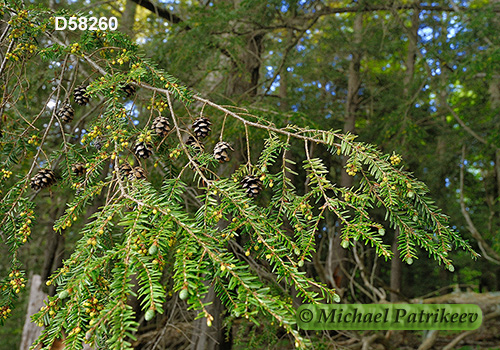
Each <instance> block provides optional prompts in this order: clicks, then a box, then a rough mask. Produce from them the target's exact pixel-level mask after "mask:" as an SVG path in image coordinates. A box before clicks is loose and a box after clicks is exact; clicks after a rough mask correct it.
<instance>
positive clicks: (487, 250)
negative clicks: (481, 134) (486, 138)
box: [460, 145, 500, 265]
mask: <svg viewBox="0 0 500 350" xmlns="http://www.w3.org/2000/svg"><path fill="white" fill-rule="evenodd" d="M464 161H465V145H464V146H463V147H462V160H461V162H460V163H461V164H460V208H461V209H462V214H463V216H464V218H465V221H466V222H467V226H468V229H469V231H470V233H471V234H472V237H474V238H475V239H476V240H477V244H478V245H479V249H480V250H481V253H482V254H483V255H484V257H485V258H486V260H488V261H490V262H492V263H494V264H496V265H500V255H498V254H497V253H496V252H495V251H494V250H493V249H492V248H491V247H490V246H489V244H488V243H487V242H486V241H485V240H484V238H483V236H481V233H479V230H478V229H477V228H476V226H475V225H474V222H473V221H472V218H471V217H470V215H469V212H468V211H467V208H466V207H465V200H464V168H465V164H464ZM488 254H489V255H488ZM490 255H491V256H490Z"/></svg>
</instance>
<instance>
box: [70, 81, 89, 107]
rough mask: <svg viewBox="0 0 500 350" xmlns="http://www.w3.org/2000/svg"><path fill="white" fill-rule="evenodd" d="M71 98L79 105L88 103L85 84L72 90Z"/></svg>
mask: <svg viewBox="0 0 500 350" xmlns="http://www.w3.org/2000/svg"><path fill="white" fill-rule="evenodd" d="M73 98H74V99H75V102H76V103H78V104H79V105H80V106H85V105H86V104H87V103H89V97H88V96H87V85H80V86H77V87H76V88H75V90H74V91H73Z"/></svg>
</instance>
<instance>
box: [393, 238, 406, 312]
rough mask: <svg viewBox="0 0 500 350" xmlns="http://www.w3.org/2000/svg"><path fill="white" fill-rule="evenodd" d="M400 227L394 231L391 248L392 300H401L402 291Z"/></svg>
mask: <svg viewBox="0 0 500 350" xmlns="http://www.w3.org/2000/svg"><path fill="white" fill-rule="evenodd" d="M398 236H399V229H396V230H395V231H394V241H393V242H392V247H391V250H392V252H393V254H394V257H393V258H392V260H391V302H393V303H394V302H397V301H399V300H401V298H400V297H399V293H400V292H401V270H402V267H403V262H402V260H401V258H400V256H399V250H398Z"/></svg>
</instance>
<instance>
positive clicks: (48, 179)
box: [30, 169, 56, 191]
mask: <svg viewBox="0 0 500 350" xmlns="http://www.w3.org/2000/svg"><path fill="white" fill-rule="evenodd" d="M55 183H56V175H55V174H54V172H53V171H52V170H50V169H42V170H40V171H39V172H38V173H37V174H36V175H35V176H33V177H32V178H31V183H30V186H31V188H32V189H34V190H35V191H38V190H41V189H42V188H45V187H49V186H52V185H53V184H55Z"/></svg>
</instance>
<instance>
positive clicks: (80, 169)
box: [71, 163, 86, 176]
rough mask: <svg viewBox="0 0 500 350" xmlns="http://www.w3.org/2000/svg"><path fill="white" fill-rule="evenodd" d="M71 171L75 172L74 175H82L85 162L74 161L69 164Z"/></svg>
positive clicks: (84, 170)
mask: <svg viewBox="0 0 500 350" xmlns="http://www.w3.org/2000/svg"><path fill="white" fill-rule="evenodd" d="M71 171H72V172H73V174H75V176H83V175H85V172H86V169H85V164H83V163H75V164H73V165H72V166H71Z"/></svg>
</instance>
